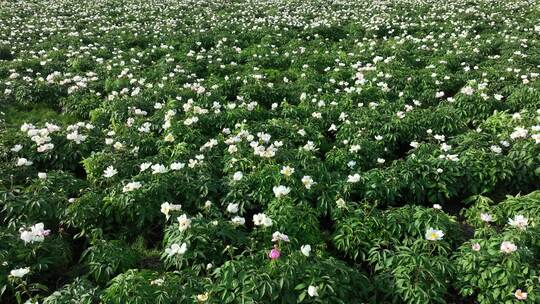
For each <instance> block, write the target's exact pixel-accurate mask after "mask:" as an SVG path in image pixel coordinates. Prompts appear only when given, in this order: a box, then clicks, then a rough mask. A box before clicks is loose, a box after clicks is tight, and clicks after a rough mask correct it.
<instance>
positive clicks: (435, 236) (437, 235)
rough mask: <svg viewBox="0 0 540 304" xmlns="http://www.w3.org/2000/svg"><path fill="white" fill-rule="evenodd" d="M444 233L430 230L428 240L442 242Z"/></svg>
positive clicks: (427, 234) (427, 235)
mask: <svg viewBox="0 0 540 304" xmlns="http://www.w3.org/2000/svg"><path fill="white" fill-rule="evenodd" d="M443 236H444V233H443V232H442V230H437V229H433V228H431V227H430V228H428V229H427V231H426V240H428V241H440V240H442V238H443Z"/></svg>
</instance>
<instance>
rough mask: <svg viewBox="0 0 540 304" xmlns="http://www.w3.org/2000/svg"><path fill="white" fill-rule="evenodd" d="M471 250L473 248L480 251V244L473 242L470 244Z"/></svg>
mask: <svg viewBox="0 0 540 304" xmlns="http://www.w3.org/2000/svg"><path fill="white" fill-rule="evenodd" d="M472 250H474V251H480V244H478V243H474V244H473V245H472Z"/></svg>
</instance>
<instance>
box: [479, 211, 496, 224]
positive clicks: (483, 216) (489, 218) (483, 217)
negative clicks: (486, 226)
mask: <svg viewBox="0 0 540 304" xmlns="http://www.w3.org/2000/svg"><path fill="white" fill-rule="evenodd" d="M480 219H481V220H482V221H484V222H486V223H489V222H493V216H492V215H491V214H489V213H481V214H480Z"/></svg>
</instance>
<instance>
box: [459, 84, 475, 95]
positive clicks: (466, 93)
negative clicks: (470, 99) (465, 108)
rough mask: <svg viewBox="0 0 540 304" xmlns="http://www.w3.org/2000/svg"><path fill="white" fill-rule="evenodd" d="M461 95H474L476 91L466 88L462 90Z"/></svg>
mask: <svg viewBox="0 0 540 304" xmlns="http://www.w3.org/2000/svg"><path fill="white" fill-rule="evenodd" d="M461 93H463V94H465V95H472V94H473V93H474V89H473V88H471V87H469V86H466V87H463V88H462V89H461Z"/></svg>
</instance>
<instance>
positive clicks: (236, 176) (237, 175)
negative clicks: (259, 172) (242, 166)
mask: <svg viewBox="0 0 540 304" xmlns="http://www.w3.org/2000/svg"><path fill="white" fill-rule="evenodd" d="M242 177H244V174H242V172H240V171H237V172H235V173H234V175H233V180H234V181H239V180H241V179H242Z"/></svg>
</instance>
